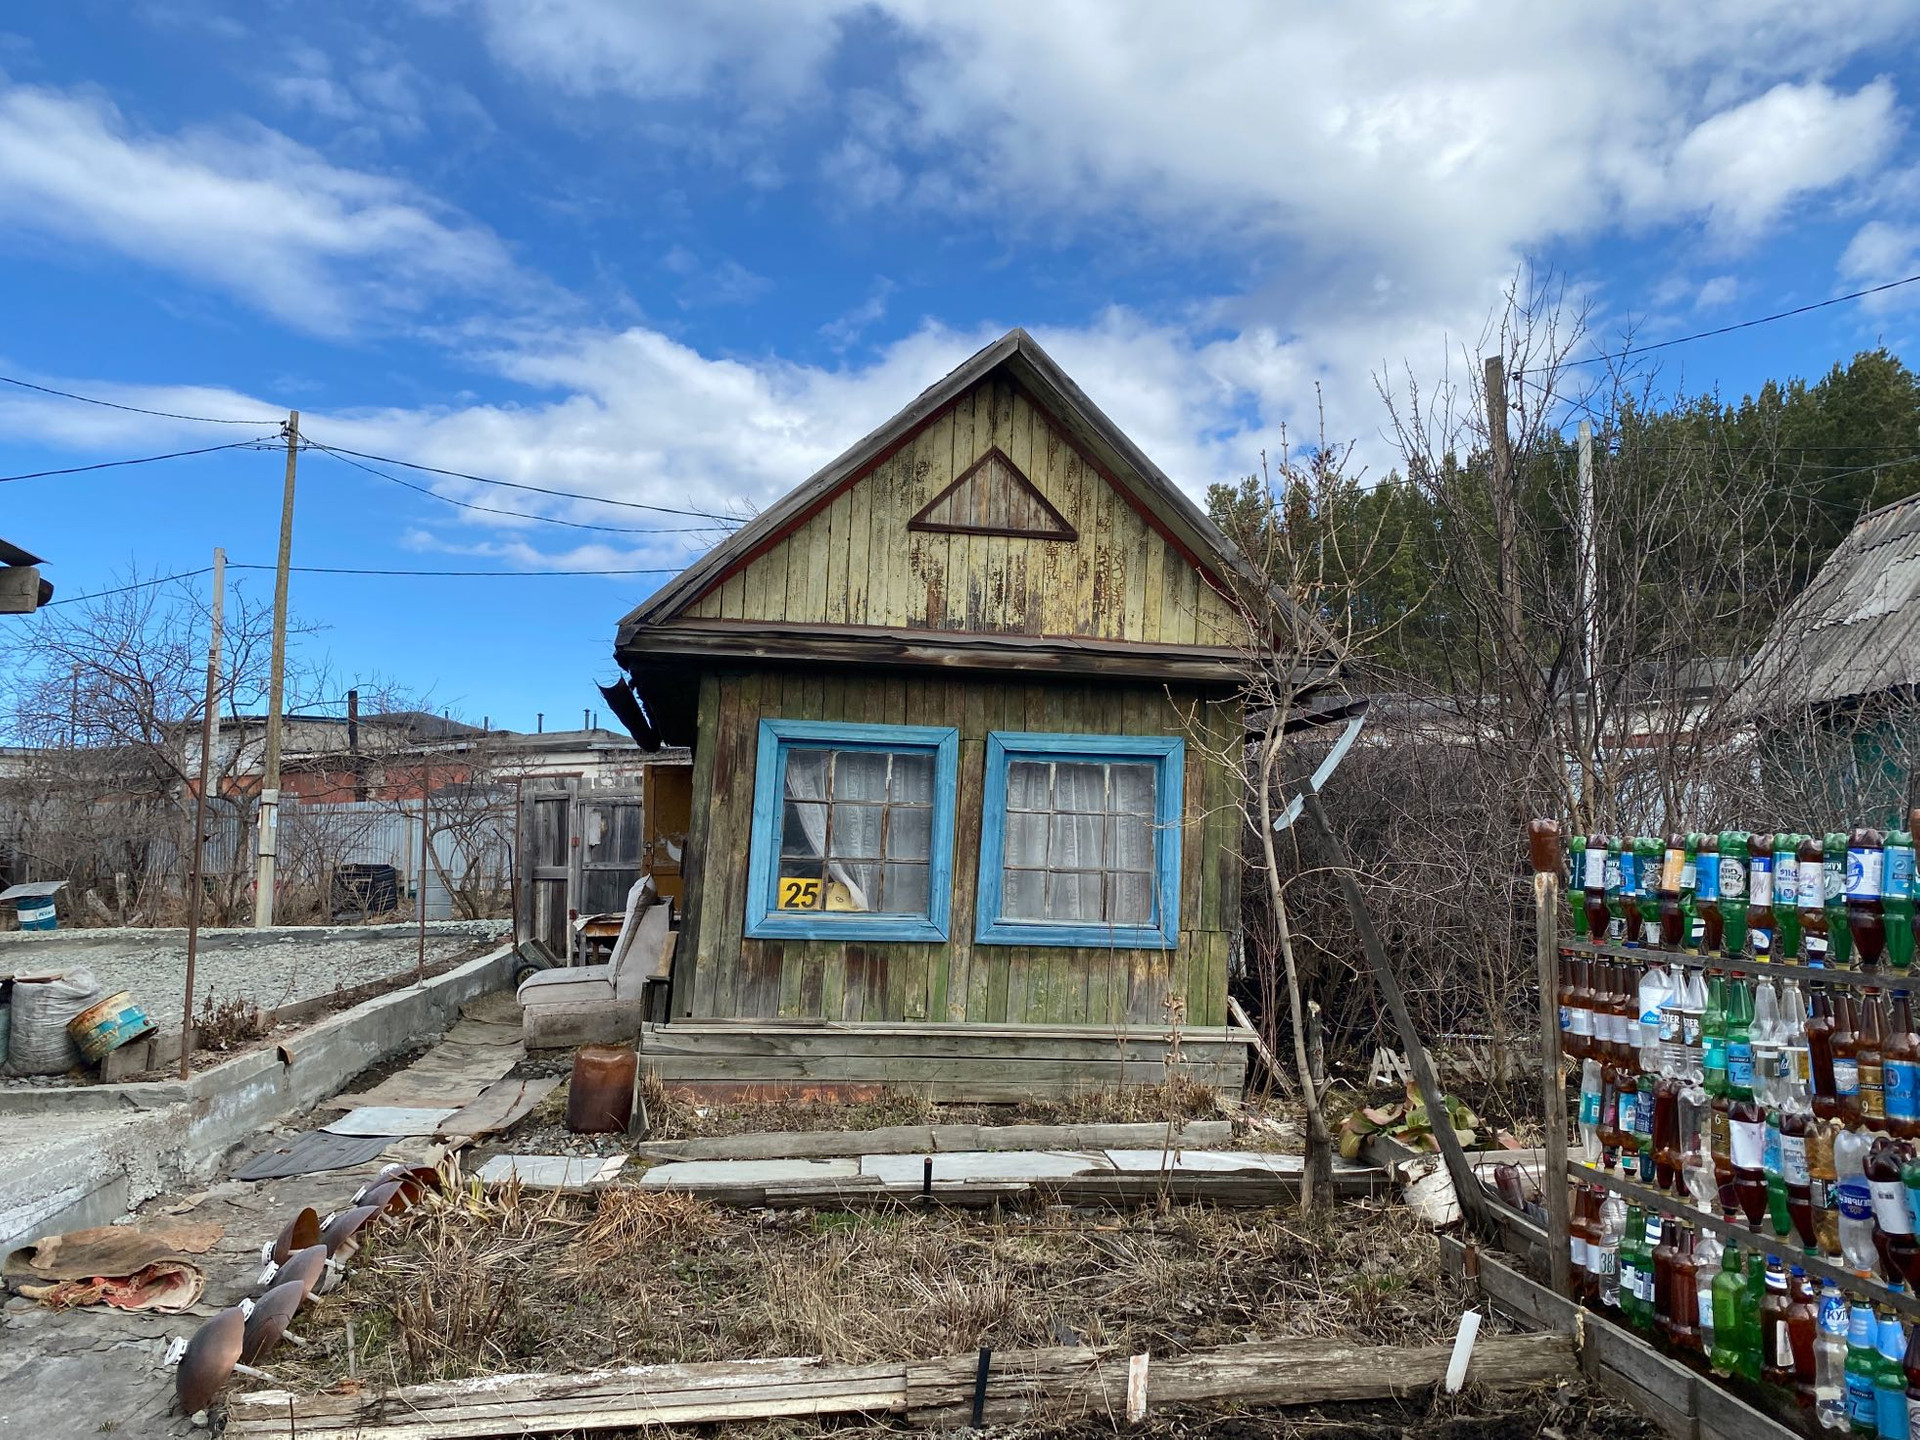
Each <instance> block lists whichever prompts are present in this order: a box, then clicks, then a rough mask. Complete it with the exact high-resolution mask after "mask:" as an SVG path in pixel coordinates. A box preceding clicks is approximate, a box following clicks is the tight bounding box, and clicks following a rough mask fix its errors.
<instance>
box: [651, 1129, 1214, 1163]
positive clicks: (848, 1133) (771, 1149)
mask: <svg viewBox="0 0 1920 1440" xmlns="http://www.w3.org/2000/svg"><path fill="white" fill-rule="evenodd" d="M1166 1134H1167V1127H1166V1125H1165V1124H1163V1123H1162V1122H1160V1121H1158V1120H1150V1121H1139V1122H1119V1123H1111V1124H1087V1125H1076V1124H1067V1125H884V1126H881V1127H880V1128H878V1129H875V1130H778V1131H761V1132H757V1133H755V1134H750V1135H702V1136H697V1137H695V1138H693V1139H690V1140H653V1141H648V1142H645V1143H643V1144H639V1145H635V1146H633V1147H632V1151H633V1154H634V1155H636V1156H641V1157H644V1158H646V1159H649V1160H782V1159H798V1160H811V1159H832V1158H836V1157H846V1156H852V1155H920V1154H936V1153H939V1152H941V1151H948V1152H951V1151H956V1150H968V1151H978V1150H1116V1149H1118V1150H1140V1149H1151V1148H1153V1147H1154V1146H1157V1145H1160V1144H1162V1143H1163V1142H1164V1141H1165V1139H1166ZM1232 1138H1233V1123H1232V1122H1231V1121H1228V1120H1189V1121H1187V1122H1185V1123H1184V1124H1183V1125H1181V1126H1180V1127H1179V1129H1178V1130H1177V1131H1176V1132H1175V1135H1174V1145H1175V1146H1176V1147H1177V1148H1179V1149H1183V1150H1202V1149H1206V1148H1208V1147H1210V1146H1217V1145H1225V1144H1226V1143H1227V1142H1228V1141H1230V1140H1232Z"/></svg>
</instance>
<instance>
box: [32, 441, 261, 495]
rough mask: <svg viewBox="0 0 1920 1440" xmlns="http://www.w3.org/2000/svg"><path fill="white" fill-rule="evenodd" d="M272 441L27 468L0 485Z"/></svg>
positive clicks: (147, 462) (173, 458)
mask: <svg viewBox="0 0 1920 1440" xmlns="http://www.w3.org/2000/svg"><path fill="white" fill-rule="evenodd" d="M270 443H273V439H272V437H271V436H263V437H261V438H260V439H258V440H233V441H230V442H228V443H227V444H225V445H203V446H201V447H200V448H199V449H198V450H173V451H169V452H168V453H167V454H165V455H139V456H136V457H134V458H133V459H131V460H100V461H96V462H95V463H94V464H92V465H68V466H66V467H65V468H64V469H60V470H29V471H27V472H26V473H25V474H22V475H0V485H5V484H7V483H8V482H9V481H13V480H41V479H44V478H46V477H47V476H49V475H82V474H85V473H86V472H87V471H89V470H112V469H114V468H116V467H118V466H121V465H151V464H153V463H154V462H155V461H156V460H181V459H184V458H185V457H187V456H189V455H211V454H213V453H214V452H215V451H216V450H257V449H260V448H262V447H264V446H266V445H268V444H270Z"/></svg>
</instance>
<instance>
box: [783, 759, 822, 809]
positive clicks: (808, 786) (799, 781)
mask: <svg viewBox="0 0 1920 1440" xmlns="http://www.w3.org/2000/svg"><path fill="white" fill-rule="evenodd" d="M787 794H789V795H791V796H793V797H794V798H795V799H797V800H824V799H826V797H827V752H826V751H824V750H789V751H787Z"/></svg>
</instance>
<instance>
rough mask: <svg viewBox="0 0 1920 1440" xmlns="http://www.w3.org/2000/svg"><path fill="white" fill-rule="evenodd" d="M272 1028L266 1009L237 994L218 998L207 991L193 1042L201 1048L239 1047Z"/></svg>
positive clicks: (194, 1024) (197, 1019)
mask: <svg viewBox="0 0 1920 1440" xmlns="http://www.w3.org/2000/svg"><path fill="white" fill-rule="evenodd" d="M272 1030H273V1021H272V1020H270V1019H269V1018H268V1017H267V1014H266V1012H265V1011H263V1010H262V1009H261V1008H260V1007H259V1006H258V1005H256V1004H254V1003H253V1002H252V1001H251V1000H248V999H246V998H245V997H243V996H238V995H236V996H233V997H231V998H229V999H225V1000H220V1001H216V1000H215V999H214V997H213V996H212V995H211V994H208V995H207V996H206V998H205V999H204V1000H203V1001H202V1002H201V1005H200V1013H199V1014H198V1015H196V1016H195V1017H194V1020H193V1040H194V1045H195V1046H196V1048H198V1049H201V1050H238V1049H240V1048H242V1047H243V1046H246V1045H250V1044H252V1043H253V1042H254V1041H255V1040H258V1039H260V1038H261V1037H262V1036H264V1035H267V1034H269V1033H271V1032H272Z"/></svg>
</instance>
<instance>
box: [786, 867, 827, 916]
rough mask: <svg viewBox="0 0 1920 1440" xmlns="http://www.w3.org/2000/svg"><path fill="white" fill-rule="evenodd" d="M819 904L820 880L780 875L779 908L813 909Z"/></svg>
mask: <svg viewBox="0 0 1920 1440" xmlns="http://www.w3.org/2000/svg"><path fill="white" fill-rule="evenodd" d="M819 904H820V882H819V881H818V880H802V879H798V878H795V877H791V876H785V875H783V876H781V877H780V908H781V909H782V910H813V909H816V908H818V906H819Z"/></svg>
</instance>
